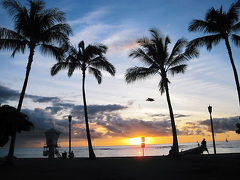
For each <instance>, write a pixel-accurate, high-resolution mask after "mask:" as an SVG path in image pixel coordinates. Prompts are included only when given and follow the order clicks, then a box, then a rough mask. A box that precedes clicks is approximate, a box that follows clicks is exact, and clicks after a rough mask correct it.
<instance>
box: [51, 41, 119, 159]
mask: <svg viewBox="0 0 240 180" xmlns="http://www.w3.org/2000/svg"><path fill="white" fill-rule="evenodd" d="M65 51H66V53H67V57H66V58H65V59H64V60H60V61H59V62H58V63H56V64H55V65H54V66H53V67H52V69H51V75H52V76H54V75H56V74H57V73H58V72H59V71H60V70H62V69H67V70H68V76H69V77H71V76H72V74H73V72H74V71H75V69H80V70H81V71H82V95H83V105H84V116H85V124H86V132H87V140H88V150H89V158H90V159H95V158H96V156H95V154H94V151H93V148H92V141H91V135H90V130H89V123H88V111H87V101H86V94H85V78H86V71H87V70H88V72H89V73H90V74H93V75H94V77H95V78H96V79H97V82H98V84H101V82H102V73H101V71H100V70H105V71H107V72H109V73H110V74H111V75H112V76H114V75H115V67H114V66H113V65H112V64H111V63H110V62H108V61H107V59H106V57H105V56H104V54H105V53H106V52H107V47H106V46H105V45H103V44H94V45H91V44H90V45H88V46H87V47H85V43H84V41H81V42H79V44H78V47H77V48H75V47H73V46H70V47H68V48H67V49H65Z"/></svg>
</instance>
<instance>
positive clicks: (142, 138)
mask: <svg viewBox="0 0 240 180" xmlns="http://www.w3.org/2000/svg"><path fill="white" fill-rule="evenodd" d="M141 148H142V153H143V156H144V148H145V137H141Z"/></svg>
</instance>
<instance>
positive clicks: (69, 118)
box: [68, 115, 72, 154]
mask: <svg viewBox="0 0 240 180" xmlns="http://www.w3.org/2000/svg"><path fill="white" fill-rule="evenodd" d="M71 121H72V116H71V115H69V116H68V122H69V131H68V133H69V134H68V135H69V151H68V153H69V154H70V153H71Z"/></svg>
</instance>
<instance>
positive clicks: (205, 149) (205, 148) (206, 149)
mask: <svg viewBox="0 0 240 180" xmlns="http://www.w3.org/2000/svg"><path fill="white" fill-rule="evenodd" d="M201 147H202V148H203V150H204V151H207V153H208V154H209V152H208V148H207V142H206V140H205V138H203V140H202V142H201Z"/></svg>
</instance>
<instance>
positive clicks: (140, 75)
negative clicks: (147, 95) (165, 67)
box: [125, 66, 157, 83]
mask: <svg viewBox="0 0 240 180" xmlns="http://www.w3.org/2000/svg"><path fill="white" fill-rule="evenodd" d="M156 73H157V69H155V68H151V67H150V68H146V67H137V66H135V67H132V68H129V69H127V71H126V74H125V80H126V82H127V83H131V82H134V81H136V80H140V79H145V78H147V77H148V76H150V75H155V74H156Z"/></svg>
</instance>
